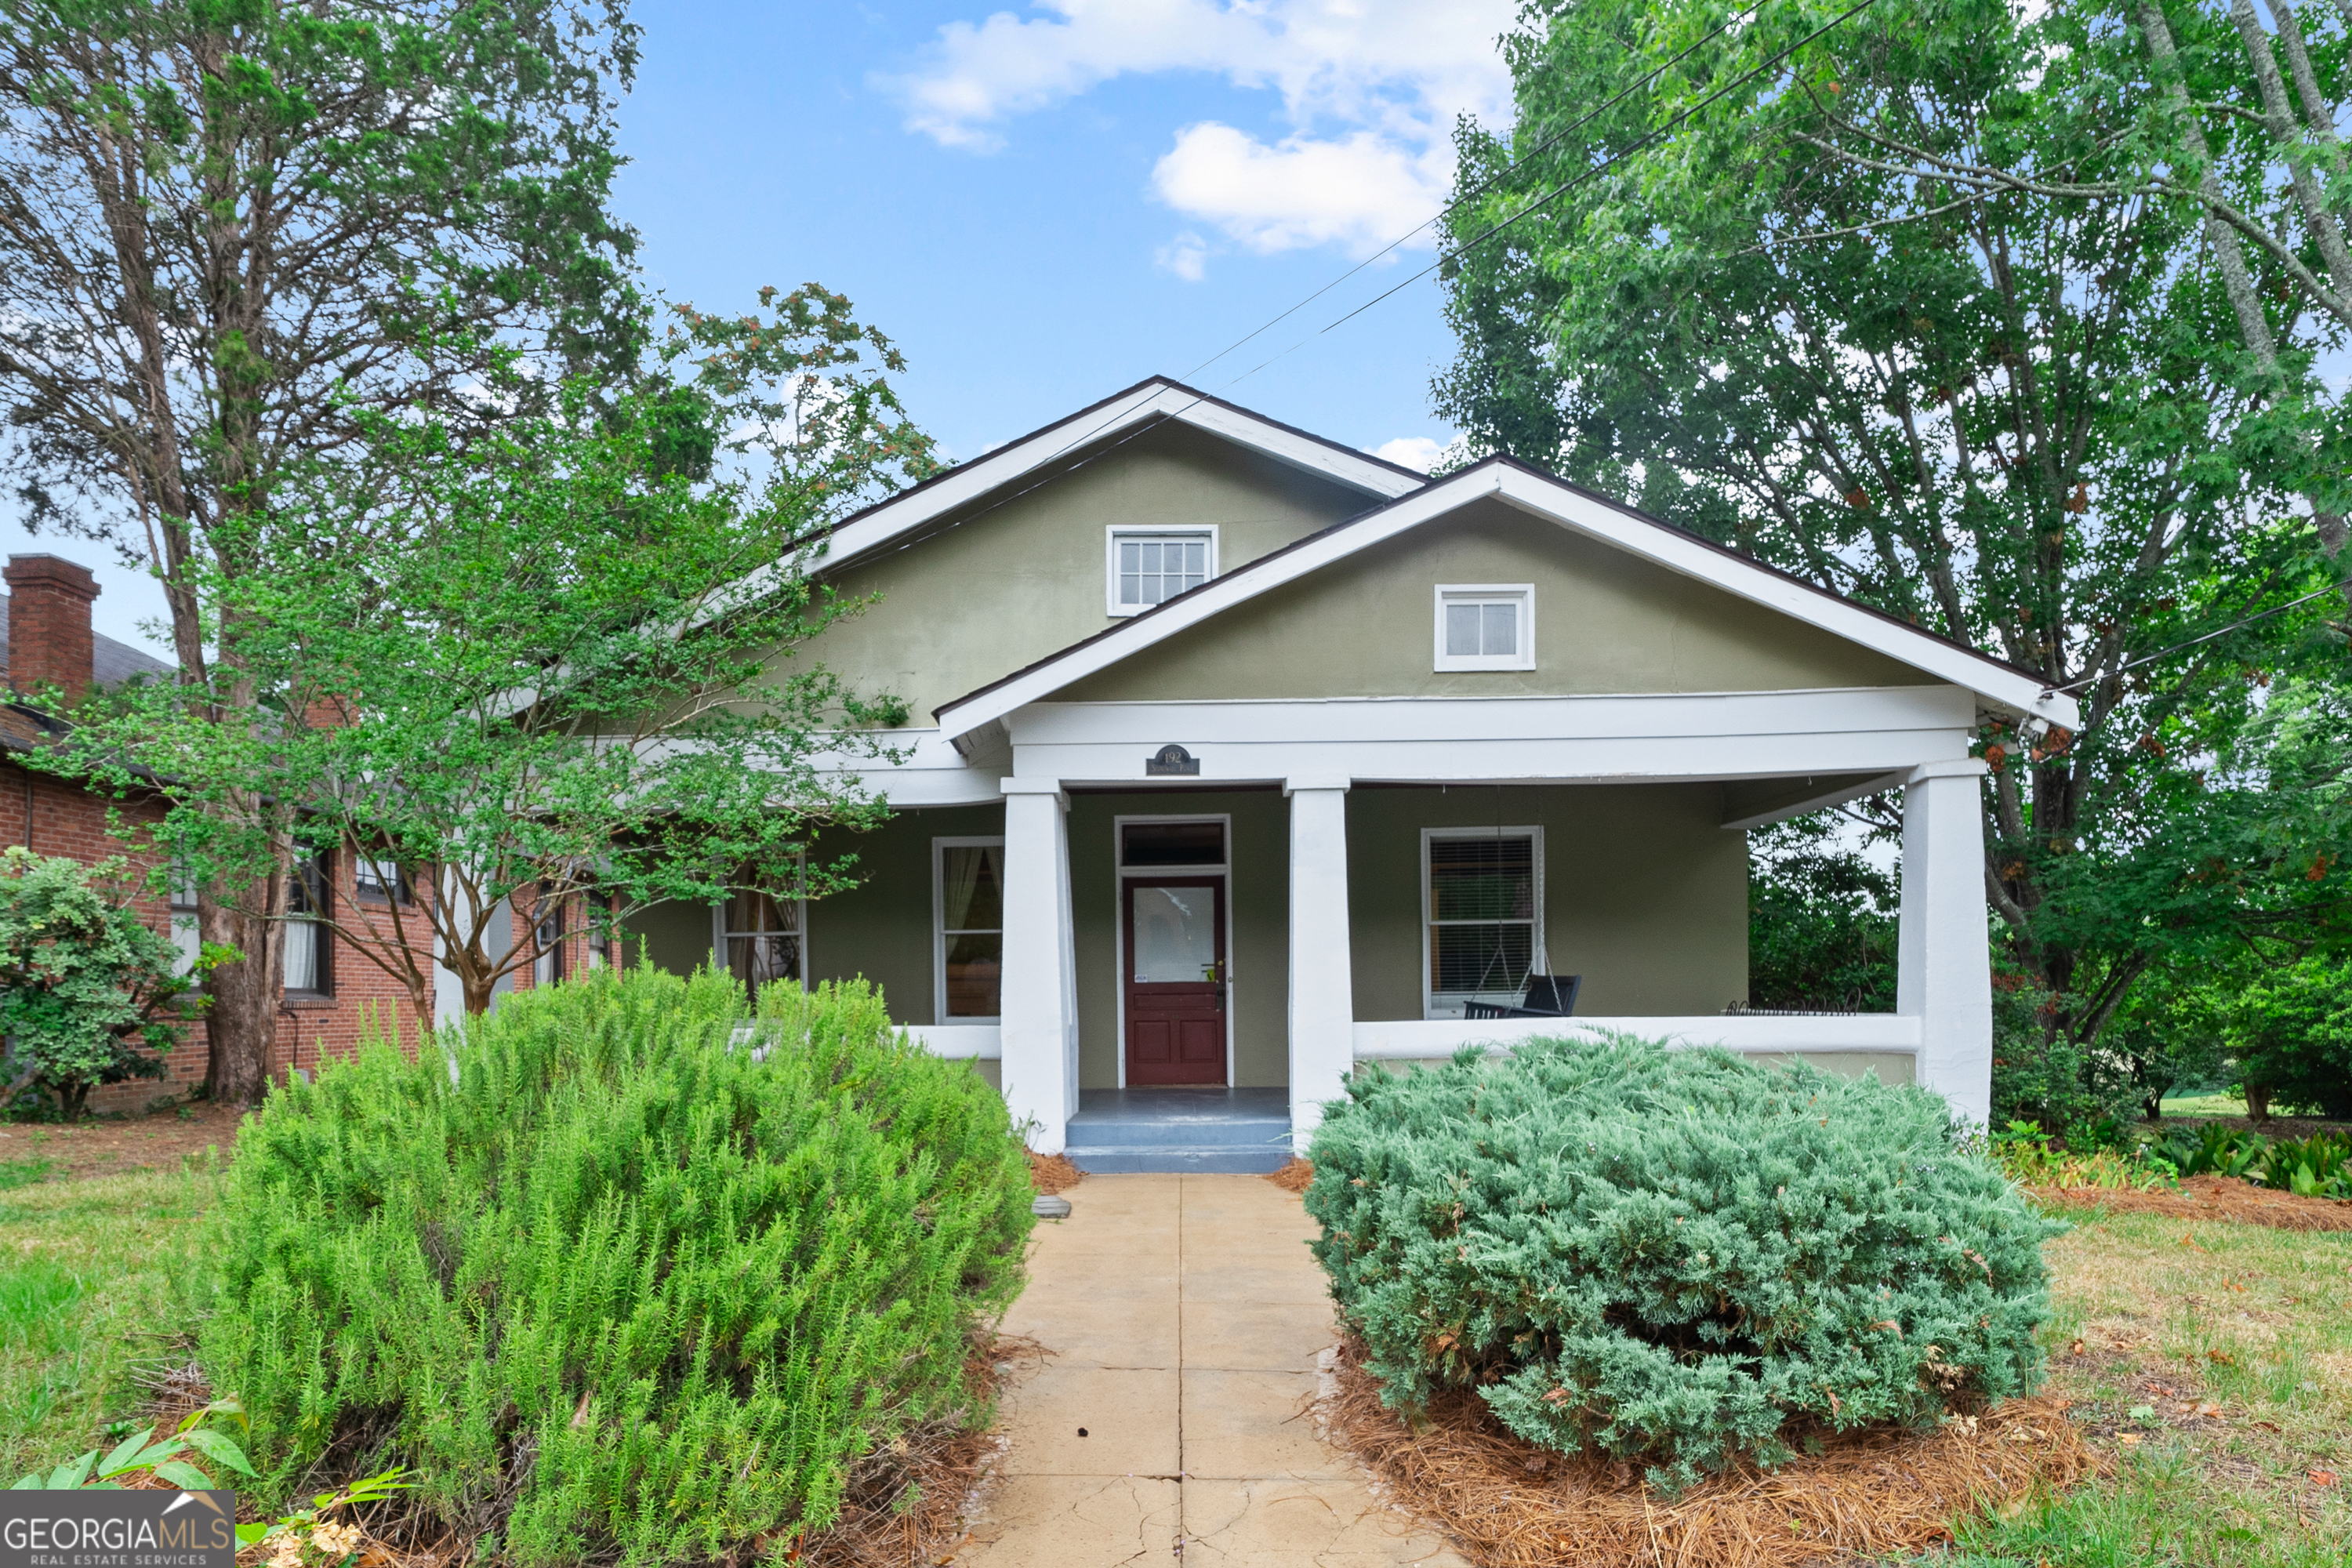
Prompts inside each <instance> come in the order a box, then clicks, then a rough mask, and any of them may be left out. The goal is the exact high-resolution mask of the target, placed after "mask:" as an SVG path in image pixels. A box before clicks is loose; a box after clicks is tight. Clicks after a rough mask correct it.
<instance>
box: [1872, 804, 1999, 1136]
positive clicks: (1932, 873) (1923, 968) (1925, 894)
mask: <svg viewBox="0 0 2352 1568" xmlns="http://www.w3.org/2000/svg"><path fill="white" fill-rule="evenodd" d="M1984 772H1985V765H1984V763H1983V762H1981V761H1980V760H1979V759H1977V758H1975V757H1962V758H1958V759H1955V760H1953V761H1950V762H1941V763H1922V764H1920V765H1919V766H1918V767H1916V768H1914V769H1913V770H1912V771H1911V776H1910V778H1909V779H1908V780H1907V781H1906V784H1905V785H1904V788H1903V912H1902V916H1901V926H1900V934H1899V940H1898V942H1897V952H1898V957H1897V969H1896V971H1895V1011H1896V1012H1897V1013H1906V1014H1909V1015H1911V1016H1915V1017H1916V1018H1917V1019H1918V1020H1919V1081H1920V1082H1921V1083H1923V1084H1925V1085H1926V1086H1927V1087H1928V1088H1929V1089H1935V1090H1936V1091H1937V1092H1938V1093H1939V1094H1941V1095H1942V1096H1943V1097H1944V1098H1945V1099H1946V1100H1948V1101H1949V1102H1950V1103H1951V1107H1952V1109H1953V1110H1956V1111H1958V1112H1959V1113H1960V1114H1961V1115H1963V1116H1965V1117H1967V1118H1968V1119H1969V1121H1972V1122H1974V1123H1975V1124H1976V1125H1978V1126H1979V1127H1981V1126H1983V1125H1984V1124H1985V1122H1986V1121H1987V1120H1988V1119H1989V1118H1990V1116H1991V1115H1992V963H1991V960H1990V956H1989V954H1988V943H1989V938H1988V935H1987V932H1986V929H1985V864H1984V806H1983V803H1982V801H1981V799H1980V798H1979V785H1978V783H1977V781H1978V780H1979V778H1981V777H1982V776H1983V775H1984Z"/></svg>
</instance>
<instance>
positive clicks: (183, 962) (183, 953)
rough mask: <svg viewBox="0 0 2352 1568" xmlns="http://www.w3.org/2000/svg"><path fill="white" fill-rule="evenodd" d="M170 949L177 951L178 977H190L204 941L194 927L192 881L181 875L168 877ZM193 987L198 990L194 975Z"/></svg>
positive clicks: (200, 978) (201, 983)
mask: <svg viewBox="0 0 2352 1568" xmlns="http://www.w3.org/2000/svg"><path fill="white" fill-rule="evenodd" d="M172 945H173V947H175V948H178V949H179V950H180V973H183V974H194V973H195V969H196V960H197V959H198V958H200V957H202V956H203V954H204V950H205V939H204V933H203V932H202V931H199V930H198V929H197V927H196V879H195V878H194V876H192V875H191V874H189V873H188V872H185V871H175V872H173V875H172ZM194 984H195V985H196V987H197V988H198V989H199V990H201V989H202V988H203V986H204V979H203V976H201V975H198V976H197V977H196V979H195V981H194Z"/></svg>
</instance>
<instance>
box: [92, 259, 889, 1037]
mask: <svg viewBox="0 0 2352 1568" xmlns="http://www.w3.org/2000/svg"><path fill="white" fill-rule="evenodd" d="M762 305H763V310H762V311H761V312H759V313H754V314H751V315H748V316H742V317H736V318H717V317H708V316H703V315H701V314H698V313H697V312H694V311H691V310H682V311H680V312H678V315H677V326H676V329H675V330H674V331H673V332H672V333H671V334H670V335H669V336H667V338H666V339H665V340H664V341H663V342H662V343H661V345H660V346H659V348H658V351H657V353H656V361H655V365H654V369H653V372H652V374H648V375H646V377H645V378H644V379H643V380H642V381H641V383H640V384H639V385H638V386H637V387H636V388H635V389H634V390H631V391H626V392H623V393H619V394H613V393H609V392H606V391H604V390H602V389H600V388H598V387H595V386H593V385H592V384H589V383H587V382H586V381H584V380H574V381H571V382H567V383H564V384H562V385H561V386H559V387H558V388H557V389H555V391H554V393H553V396H552V402H551V406H549V407H547V408H545V409H544V410H542V411H540V412H535V413H530V414H527V415H523V416H518V417H515V418H513V419H511V420H510V421H509V422H508V423H507V424H506V425H504V426H502V427H500V428H499V429H498V430H496V431H493V432H488V433H478V434H475V435H474V436H473V437H471V438H470V439H468V440H460V439H459V437H458V436H457V433H456V432H453V430H452V429H451V428H450V426H448V425H447V424H446V423H444V422H441V421H437V420H433V419H427V418H419V417H415V416H405V417H392V416H373V415H370V416H363V419H364V425H365V431H364V434H365V440H366V448H365V458H364V463H363V465H362V464H353V463H341V464H337V465H334V466H332V467H329V468H321V469H319V470H317V471H315V472H314V473H312V474H310V475H306V476H304V477H303V478H302V479H299V481H290V482H289V485H288V486H287V487H286V489H284V490H283V491H282V492H281V495H280V500H279V502H278V506H279V509H280V512H281V514H290V515H291V516H292V517H293V518H294V520H295V521H296V523H297V524H298V526H295V527H291V528H287V529H283V530H279V531H277V532H276V534H275V536H274V539H273V540H272V541H269V542H264V544H263V545H262V546H261V547H260V548H259V549H257V551H256V552H255V553H254V557H253V558H254V560H255V561H256V562H257V564H256V565H255V566H254V567H252V568H251V569H248V570H245V571H242V572H239V573H237V574H226V573H215V572H205V573H202V574H198V575H197V577H196V579H195V581H196V583H197V587H198V596H199V599H200V601H201V602H202V603H203V604H204V605H205V607H206V609H207V611H208V612H209V613H210V614H212V615H214V616H218V617H222V618H234V619H236V621H237V622H239V623H240V624H241V625H242V626H244V627H245V630H244V631H243V633H242V634H241V642H242V650H243V659H244V664H243V668H242V671H241V674H240V679H246V680H248V681H251V682H253V683H254V684H255V686H256V687H257V691H258V695H259V700H258V701H257V703H256V704H255V705H254V706H253V707H251V708H249V709H246V708H236V707H233V706H230V705H228V704H226V703H223V702H221V701H219V700H216V696H215V694H213V693H209V692H206V691H205V689H202V688H200V687H197V686H194V685H193V684H181V685H177V686H152V685H151V686H134V687H131V688H127V689H123V690H122V691H120V692H117V693H109V694H100V695H97V696H93V697H91V698H89V699H87V700H84V701H83V702H82V704H81V705H80V706H79V708H77V709H76V710H74V714H73V717H74V723H73V725H72V727H71V728H70V730H68V731H67V733H66V734H65V736H64V738H63V739H62V740H61V741H60V742H58V744H57V746H56V747H55V748H53V750H52V752H51V755H50V758H49V760H50V761H51V762H52V763H53V764H55V765H60V766H64V767H67V768H69V769H71V770H73V771H75V772H78V773H81V774H83V775H84V776H89V777H95V778H98V779H100V780H103V781H105V782H107V783H110V784H116V785H120V786H123V787H128V786H130V785H131V784H132V783H134V782H135V781H137V780H140V779H152V780H153V781H154V782H152V784H150V785H149V787H150V788H152V790H154V791H156V792H157V793H160V794H161V795H162V796H163V798H164V800H165V801H166V802H167V803H168V804H169V809H168V811H167V813H166V816H165V817H164V819H163V821H162V823H160V824H159V825H157V826H155V828H154V829H153V832H154V835H155V837H156V838H157V839H158V841H159V842H161V843H163V845H165V846H166V847H169V849H170V850H171V851H172V853H173V855H174V856H175V857H176V858H177V859H178V860H179V861H180V862H181V863H183V864H189V865H194V866H196V867H199V868H203V869H204V870H205V872H207V873H208V874H211V875H214V876H224V875H236V874H242V873H243V872H244V871H246V870H247V869H248V868H258V867H263V866H266V864H267V863H268V858H269V857H270V855H271V854H272V852H273V850H274V842H273V838H272V836H271V834H270V833H268V832H265V831H263V830H261V829H259V828H257V827H255V826H250V825H246V824H243V823H240V822H239V821H238V820H237V819H236V816H234V814H229V813H224V812H221V811H219V810H217V809H216V808H215V803H216V802H217V801H218V800H220V799H221V798H222V797H224V796H226V795H245V794H251V795H266V796H268V798H270V799H272V800H275V801H280V802H284V803H285V804H286V805H287V807H288V809H289V813H290V822H289V827H288V829H287V831H288V833H289V835H290V837H292V839H293V840H294V841H295V842H296V843H298V844H299V845H300V846H301V847H303V848H304V849H305V850H306V851H310V850H318V849H330V850H333V851H335V852H336V853H337V854H339V855H340V856H341V857H342V858H343V859H344V863H345V864H352V865H358V866H364V867H366V868H369V869H370V870H371V871H372V872H373V876H372V878H371V880H372V881H373V883H374V884H375V885H376V886H377V887H380V888H383V889H396V888H398V887H400V886H401V885H402V884H403V883H404V882H405V883H407V884H408V885H409V886H410V887H412V888H415V889H418V894H419V896H415V897H414V898H411V899H402V898H398V897H394V898H389V899H385V900H380V901H367V900H362V901H357V902H349V901H346V902H340V903H332V902H331V904H330V906H329V908H327V909H326V910H324V911H322V915H321V923H322V924H323V925H324V926H325V927H326V928H327V929H329V930H331V931H333V932H334V933H335V934H336V935H338V936H339V937H341V939H342V940H343V941H344V942H346V943H348V944H349V945H350V946H351V947H352V949H354V950H356V951H357V952H359V953H360V954H361V955H362V956H363V957H364V958H366V959H367V960H368V961H370V962H372V963H375V964H376V965H378V966H379V967H381V968H382V969H383V971H384V972H385V973H388V974H390V975H391V976H392V977H393V978H394V980H395V981H397V982H398V983H399V984H401V985H402V986H403V987H404V989H405V990H406V992H407V994H408V996H409V1000H410V1003H411V1005H412V1006H413V1007H414V1009H415V1015H416V1016H417V1017H418V1018H420V1019H424V1018H429V1017H431V1016H432V1013H433V987H434V977H435V970H436V963H437V965H438V966H439V967H441V968H446V970H447V971H448V972H449V973H451V974H453V975H454V976H455V977H456V978H457V982H458V984H459V988H460V989H461V991H462V992H463V994H464V997H465V1004H466V1007H467V1011H469V1012H472V1013H480V1012H483V1011H485V1010H486V1009H487V1008H488V1005H489V1000H490V996H491V994H492V988H493V987H494V986H495V985H496V984H498V982H499V980H500V979H501V978H503V977H504V976H506V975H508V974H509V973H513V972H514V971H515V970H517V969H520V968H524V967H526V966H528V965H530V963H532V962H533V961H534V960H536V959H537V958H538V957H539V955H540V954H541V952H543V951H545V949H546V948H547V947H548V946H549V945H551V944H552V943H555V942H568V941H570V940H571V939H572V938H573V937H576V936H578V935H579V934H580V933H581V932H582V931H583V930H585V931H592V932H593V933H594V934H595V935H597V936H599V937H602V936H605V935H608V934H610V933H612V932H614V931H618V930H625V928H626V926H627V925H628V923H629V921H630V919H631V917H632V916H634V915H635V913H636V912H637V911H638V910H642V909H643V908H645V907H646V905H648V904H651V903H655V902H660V901H665V900H688V901H692V902H699V903H709V902H711V901H713V900H719V899H721V898H724V897H726V896H727V895H728V894H729V892H730V891H731V890H733V889H737V888H739V887H745V886H755V887H763V888H766V889H772V890H779V891H781V892H782V893H783V894H784V896H787V897H792V896H800V897H817V896H821V895H822V894H824V893H825V892H827V891H830V890H832V889H835V888H838V887H840V886H842V885H843V884H844V882H845V880H846V879H848V878H849V877H850V876H851V875H852V874H853V870H852V865H851V863H850V862H848V861H846V860H841V861H832V862H826V861H821V860H817V859H813V858H811V849H812V845H811V836H812V834H813V832H814V830H815V829H816V828H817V827H819V826H825V825H835V826H851V827H858V826H868V825H870V824H872V823H873V822H875V821H877V819H878V818H879V817H880V816H881V815H882V814H883V811H884V807H883V805H882V803H881V802H880V801H879V800H878V799H877V798H875V797H874V796H872V795H870V794H869V793H868V792H866V790H865V789H864V788H863V787H862V786H861V785H860V784H858V782H857V780H856V773H854V772H848V773H845V772H843V771H842V770H843V769H845V768H849V769H854V768H855V766H856V763H857V762H858V761H860V760H861V759H868V758H873V757H876V756H881V755H887V754H891V753H890V748H889V743H888V731H889V729H890V728H891V727H892V726H894V725H896V724H898V723H900V722H903V721H904V719H905V717H906V714H905V708H904V704H903V703H901V702H898V701H897V700H894V699H893V698H891V697H890V696H889V695H888V694H887V693H872V694H868V693H861V692H857V691H855V690H852V689H849V688H847V687H846V686H845V684H844V683H843V682H842V681H841V680H840V679H839V678H838V677H837V676H835V674H834V673H833V672H831V671H829V670H827V669H825V668H824V667H823V666H821V665H812V664H809V663H807V662H805V661H804V660H803V659H801V658H799V657H798V656H797V655H796V653H795V651H794V650H795V648H796V647H797V645H799V644H801V643H803V642H805V641H806V640H807V639H808V638H809V637H813V636H814V635H815V634H816V633H817V632H819V631H821V630H822V629H823V628H824V626H826V625H828V624H830V623H831V622H832V621H833V620H834V619H835V618H836V617H838V616H844V615H850V614H855V613H856V611H857V610H858V609H859V608H860V607H861V604H862V602H861V601H857V600H855V599H845V598H842V597H839V596H837V595H835V593H834V591H833V590H832V589H831V588H830V587H829V586H828V585H824V584H821V583H819V582H818V581H817V580H816V579H814V578H813V577H812V576H811V575H810V574H809V572H808V570H807V568H808V566H809V565H810V564H811V563H814V561H815V560H816V559H817V558H818V557H819V556H820V555H821V554H822V552H823V544H824V531H825V530H826V529H827V528H828V527H829V525H830V523H831V522H832V521H834V520H835V518H837V517H838V516H839V515H840V514H841V512H842V511H843V510H845V508H847V507H850V506H853V505H855V504H856V503H857V502H858V501H860V500H863V499H865V498H866V497H868V496H870V495H871V494H873V493H875V492H876V491H877V490H881V489H888V488H891V487H893V486H895V485H897V484H899V483H903V482H906V481H908V480H911V479H920V478H922V477H923V476H924V475H925V474H927V473H929V472H930V471H931V470H932V468H934V467H935V465H934V464H933V462H932V460H931V458H930V457H929V451H930V443H929V439H928V437H924V436H923V435H922V434H921V433H920V432H919V430H917V429H915V428H914V426H912V425H911V424H910V423H908V420H907V418H906V416H905V414H904V412H903V410H902V409H901V408H900V406H899V405H898V399H897V396H896V395H895V394H894V393H893V392H892V390H891V388H890V384H889V381H888V379H887V376H888V374H889V373H891V372H894V371H897V370H900V369H903V368H904V362H903V361H902V360H901V359H900V357H899V356H898V353H897V351H896V350H895V349H893V348H892V347H891V345H890V343H889V342H888V340H887V339H886V338H884V337H883V336H882V335H881V334H880V333H878V332H877V331H873V330H871V329H869V328H865V327H861V326H859V325H857V324H856V319H855V316H854V314H853V312H852V310H851V308H850V304H849V301H848V300H845V299H844V298H842V297H841V296H839V295H837V294H832V293H829V292H827V291H825V290H824V289H819V288H816V287H815V286H814V285H811V286H809V287H808V288H805V289H801V290H798V291H795V292H793V293H791V294H779V293H777V292H776V291H774V290H769V291H767V293H765V294H764V295H763V296H762ZM347 516H349V517H354V518H357V519H358V520H359V523H360V530H359V531H363V532H364V533H365V534H366V536H367V537H368V538H369V539H370V540H371V541H372V548H371V551H370V552H369V554H368V556H367V558H366V559H364V560H354V559H352V558H349V557H347V556H345V555H343V554H341V553H340V552H334V553H324V552H317V553H314V552H307V551H304V550H301V549H299V548H283V547H281V545H280V544H279V541H286V540H301V539H305V538H310V537H316V536H320V535H324V534H329V533H331V532H333V531H335V529H336V526H337V523H338V520H339V519H341V518H343V517H347ZM514 910H527V911H530V913H531V916H532V918H530V919H529V920H528V921H526V922H525V930H526V931H527V932H528V933H529V934H527V935H526V936H524V937H523V938H522V940H520V941H511V940H509V932H510V931H511V929H512V927H511V920H512V916H511V914H510V912H509V911H514Z"/></svg>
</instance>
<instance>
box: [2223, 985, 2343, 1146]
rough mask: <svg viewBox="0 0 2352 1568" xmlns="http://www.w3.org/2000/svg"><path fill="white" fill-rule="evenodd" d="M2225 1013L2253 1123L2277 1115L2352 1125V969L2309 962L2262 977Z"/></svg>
mask: <svg viewBox="0 0 2352 1568" xmlns="http://www.w3.org/2000/svg"><path fill="white" fill-rule="evenodd" d="M2220 1012H2221V1028H2222V1037H2223V1039H2224V1040H2225V1041H2226V1042H2227V1044H2228V1046H2229V1050H2230V1057H2231V1066H2232V1067H2233V1068H2234V1069H2235V1073H2236V1077H2237V1079H2238V1083H2239V1086H2240V1088H2241V1089H2242V1091H2243V1092H2244V1094H2245V1097H2246V1109H2247V1110H2248V1111H2250V1112H2252V1115H2253V1117H2254V1119H2255V1120H2256V1121H2263V1120H2265V1119H2266V1118H2268V1116H2269V1115H2270V1113H2271V1111H2272V1110H2273V1108H2275V1109H2277V1110H2285V1111H2291V1112H2292V1111H2302V1112H2305V1113H2308V1114H2311V1115H2316V1116H2326V1117H2330V1118H2332V1119H2334V1120H2336V1121H2352V964H2347V963H2345V962H2344V961H2343V960H2341V959H2327V958H2320V957H2306V958H2304V959H2301V960H2298V961H2297V962H2295V963H2290V964H2284V965H2280V966H2277V967H2272V968H2266V969H2263V970H2261V971H2259V972H2257V973H2252V974H2249V975H2247V976H2246V977H2245V984H2243V985H2242V986H2241V987H2239V988H2237V989H2236V990H2234V991H2233V992H2232V993H2231V994H2230V995H2229V996H2228V997H2227V998H2226V999H2224V1000H2223V1002H2222V1003H2221V1008H2220Z"/></svg>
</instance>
